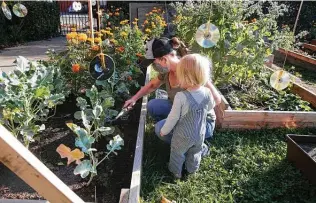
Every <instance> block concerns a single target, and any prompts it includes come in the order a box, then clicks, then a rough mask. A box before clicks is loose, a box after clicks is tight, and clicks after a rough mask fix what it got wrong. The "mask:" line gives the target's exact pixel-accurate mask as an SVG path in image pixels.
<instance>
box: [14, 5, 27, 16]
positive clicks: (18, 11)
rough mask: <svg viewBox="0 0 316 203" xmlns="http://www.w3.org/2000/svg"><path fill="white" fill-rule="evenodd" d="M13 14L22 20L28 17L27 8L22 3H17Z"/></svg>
mask: <svg viewBox="0 0 316 203" xmlns="http://www.w3.org/2000/svg"><path fill="white" fill-rule="evenodd" d="M13 13H14V14H15V15H16V16H18V17H20V18H24V17H25V16H26V15H27V8H26V7H25V6H24V5H23V4H21V3H16V4H14V6H13Z"/></svg>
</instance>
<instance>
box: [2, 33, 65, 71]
mask: <svg viewBox="0 0 316 203" xmlns="http://www.w3.org/2000/svg"><path fill="white" fill-rule="evenodd" d="M48 49H54V50H55V51H56V52H59V51H62V50H65V49H66V38H65V37H56V38H52V39H49V40H41V41H34V42H28V43H26V44H24V45H21V46H16V47H11V48H7V49H3V50H0V69H1V70H2V71H4V72H8V71H10V70H12V69H13V68H14V64H13V61H14V60H15V58H16V57H17V56H23V57H25V58H27V59H29V60H39V59H45V58H47V56H46V54H45V52H46V51H47V50H48Z"/></svg>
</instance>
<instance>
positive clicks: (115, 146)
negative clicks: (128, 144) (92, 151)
mask: <svg viewBox="0 0 316 203" xmlns="http://www.w3.org/2000/svg"><path fill="white" fill-rule="evenodd" d="M121 146H124V140H123V139H122V138H121V136H120V135H116V136H115V137H114V138H113V140H110V143H109V144H107V145H106V148H107V149H108V150H109V151H111V152H114V153H115V150H120V149H121ZM115 154H116V153H115Z"/></svg>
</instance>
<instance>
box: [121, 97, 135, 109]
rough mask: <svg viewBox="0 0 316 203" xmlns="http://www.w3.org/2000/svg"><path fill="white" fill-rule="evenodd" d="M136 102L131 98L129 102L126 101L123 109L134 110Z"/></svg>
mask: <svg viewBox="0 0 316 203" xmlns="http://www.w3.org/2000/svg"><path fill="white" fill-rule="evenodd" d="M135 103H136V100H135V99H133V97H132V98H130V99H129V100H127V101H125V104H124V106H123V108H127V109H128V110H130V109H132V108H133V106H134V105H135Z"/></svg>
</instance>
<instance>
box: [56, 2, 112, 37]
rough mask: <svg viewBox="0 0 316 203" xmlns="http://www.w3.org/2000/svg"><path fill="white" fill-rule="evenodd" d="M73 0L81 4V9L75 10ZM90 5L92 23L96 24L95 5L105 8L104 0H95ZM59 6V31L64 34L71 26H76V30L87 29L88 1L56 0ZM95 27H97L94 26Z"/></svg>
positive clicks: (69, 30) (83, 30)
mask: <svg viewBox="0 0 316 203" xmlns="http://www.w3.org/2000/svg"><path fill="white" fill-rule="evenodd" d="M74 2H76V3H78V2H80V4H81V9H80V10H78V11H76V10H77V9H75V8H74V7H73V6H75V4H73V3H74ZM95 2H96V4H95V5H93V6H92V10H93V20H94V25H96V26H97V25H98V18H97V7H98V6H99V7H100V8H105V6H106V0H96V1H95ZM58 5H59V8H60V33H61V35H66V34H67V33H69V32H71V28H73V27H75V28H77V31H78V32H85V31H87V29H89V16H88V10H89V9H88V1H58ZM95 29H98V28H97V27H95Z"/></svg>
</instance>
